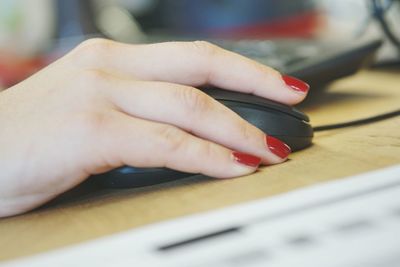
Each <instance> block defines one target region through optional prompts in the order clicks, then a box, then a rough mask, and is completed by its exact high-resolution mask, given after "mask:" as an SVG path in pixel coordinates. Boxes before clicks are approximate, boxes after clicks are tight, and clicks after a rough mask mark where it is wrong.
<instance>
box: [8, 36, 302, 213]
mask: <svg viewBox="0 0 400 267" xmlns="http://www.w3.org/2000/svg"><path fill="white" fill-rule="evenodd" d="M205 84H208V85H214V86H217V87H219V88H224V89H226V90H231V91H238V92H242V93H248V94H254V95H257V96H260V97H263V98H268V99H271V100H274V101H278V102H281V103H284V104H287V105H293V104H296V103H298V102H300V101H302V100H303V99H304V97H305V96H306V93H307V90H308V88H307V86H306V85H305V84H304V83H302V82H301V81H298V80H295V79H293V78H291V77H286V76H284V77H282V75H281V74H280V73H278V72H277V71H275V70H273V69H271V68H269V67H267V66H263V65H261V64H258V63H256V62H254V61H252V60H250V59H247V58H245V57H242V56H240V55H237V54H234V53H232V52H229V51H226V50H223V49H221V48H219V47H217V46H214V45H212V44H209V43H207V42H203V41H197V42H170V43H159V44H149V45H128V44H122V43H117V42H113V41H109V40H103V39H93V40H88V41H85V42H83V43H82V44H81V45H79V46H78V47H77V48H75V49H74V50H72V51H71V52H70V53H68V54H67V55H66V56H64V57H63V58H61V59H59V60H58V61H56V62H54V63H53V64H51V65H49V66H48V67H46V68H44V69H43V70H41V71H39V72H38V73H36V74H35V75H33V76H32V77H30V78H28V79H26V80H25V81H23V82H21V83H19V84H17V85H15V86H13V87H11V88H9V89H7V90H5V91H3V92H1V93H0V125H1V129H0V167H1V174H0V217H5V216H11V215H15V214H19V213H22V212H25V211H28V210H30V209H32V208H35V207H37V206H39V205H41V204H43V203H45V202H46V201H49V200H51V199H52V198H54V197H56V196H57V195H59V194H60V193H62V192H64V191H66V190H68V189H70V188H72V187H74V186H76V185H77V184H79V183H81V182H82V181H84V180H85V179H86V178H87V177H89V176H90V175H92V174H99V173H102V172H106V171H109V170H111V169H114V168H117V167H120V166H123V165H130V166H135V167H167V168H171V169H174V170H179V171H183V172H189V173H202V174H205V175H209V176H212V177H216V178H230V177H238V176H243V175H246V174H250V173H252V172H254V171H255V170H256V169H257V167H258V166H259V165H260V164H263V165H270V164H277V163H281V162H283V161H285V160H286V158H287V156H288V154H289V153H290V150H289V149H288V147H287V146H286V145H285V144H284V143H283V142H281V141H280V140H278V139H276V138H273V137H271V136H268V133H264V132H263V131H261V130H260V129H258V128H256V127H255V126H253V125H251V124H250V123H248V122H246V121H245V120H244V119H242V118H241V117H239V116H238V115H237V114H236V113H234V112H233V111H231V110H230V109H229V108H227V107H226V106H224V105H222V104H221V103H219V102H218V101H216V100H214V99H213V98H211V97H210V96H208V95H207V94H205V93H203V92H202V91H201V90H199V89H196V87H199V86H201V85H205Z"/></svg>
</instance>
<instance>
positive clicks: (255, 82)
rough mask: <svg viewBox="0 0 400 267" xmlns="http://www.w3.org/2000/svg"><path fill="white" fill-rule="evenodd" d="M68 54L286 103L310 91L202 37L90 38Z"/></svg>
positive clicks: (130, 72)
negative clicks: (151, 40)
mask: <svg viewBox="0 0 400 267" xmlns="http://www.w3.org/2000/svg"><path fill="white" fill-rule="evenodd" d="M72 54H78V55H79V58H80V59H81V62H82V63H83V64H84V65H86V67H89V68H93V67H96V68H102V69H105V70H108V71H110V72H118V73H119V74H122V75H125V76H129V77H133V78H135V79H140V80H151V81H164V82H171V83H179V84H184V85H190V86H199V85H206V84H208V85H214V86H217V87H220V88H223V89H228V90H233V91H239V92H243V93H250V94H255V95H258V96H261V97H264V98H268V99H271V100H275V101H278V102H281V103H285V104H290V105H291V104H296V103H298V102H300V101H302V100H303V99H304V97H305V96H306V93H307V91H308V85H307V84H306V83H304V82H302V81H300V80H296V79H294V78H293V77H288V76H284V75H283V76H282V75H281V74H280V73H279V72H278V71H276V70H274V69H273V68H270V67H268V66H265V65H262V64H260V63H257V62H255V61H253V60H251V59H248V58H246V57H243V56H241V55H239V54H236V53H233V52H230V51H228V50H225V49H222V48H220V47H218V46H216V45H213V44H211V43H208V42H204V41H195V42H167V43H156V44H146V45H130V44H122V43H117V42H113V41H109V40H104V39H93V40H89V41H86V42H84V43H83V44H81V45H80V46H79V47H78V48H77V49H76V50H75V51H74V52H73V53H72Z"/></svg>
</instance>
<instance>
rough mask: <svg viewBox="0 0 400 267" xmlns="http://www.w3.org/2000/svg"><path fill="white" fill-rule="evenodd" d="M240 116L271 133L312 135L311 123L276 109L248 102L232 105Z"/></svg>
mask: <svg viewBox="0 0 400 267" xmlns="http://www.w3.org/2000/svg"><path fill="white" fill-rule="evenodd" d="M230 108H231V109H232V110H233V111H235V112H236V113H237V114H238V115H239V116H241V117H242V118H244V119H245V120H247V121H248V122H249V123H251V124H253V125H254V126H256V127H257V128H259V129H261V130H263V131H264V132H265V133H267V134H270V135H290V136H304V137H312V136H313V130H312V127H311V125H310V124H309V123H308V122H306V121H304V120H299V119H298V118H296V117H293V116H290V115H287V114H285V113H282V112H278V111H275V110H268V111H267V110H265V109H259V108H257V107H256V108H254V107H249V105H247V104H241V105H234V106H231V107H230Z"/></svg>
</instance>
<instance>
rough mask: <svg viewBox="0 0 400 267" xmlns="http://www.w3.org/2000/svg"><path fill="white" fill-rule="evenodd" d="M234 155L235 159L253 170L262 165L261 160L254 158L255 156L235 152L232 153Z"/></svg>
mask: <svg viewBox="0 0 400 267" xmlns="http://www.w3.org/2000/svg"><path fill="white" fill-rule="evenodd" d="M232 155H233V159H234V160H235V161H236V162H238V163H240V164H243V165H246V166H249V167H252V168H257V167H258V165H260V163H261V158H259V157H256V156H253V155H249V154H245V153H241V152H237V151H234V152H232Z"/></svg>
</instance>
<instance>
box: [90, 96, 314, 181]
mask: <svg viewBox="0 0 400 267" xmlns="http://www.w3.org/2000/svg"><path fill="white" fill-rule="evenodd" d="M204 92H205V93H207V94H208V95H210V96H212V97H213V98H215V99H216V100H218V101H219V102H221V103H222V104H224V105H225V106H227V107H228V108H230V109H232V110H233V111H235V112H236V113H237V114H239V115H240V116H241V117H242V118H244V119H245V120H247V121H248V122H250V123H251V124H253V125H255V126H256V127H258V128H259V129H261V130H262V131H264V132H265V133H267V134H268V135H271V136H274V137H276V138H278V139H280V140H282V141H284V142H285V143H286V144H288V145H289V146H290V148H291V149H292V151H297V150H300V149H303V148H306V147H308V146H310V145H311V142H312V137H313V129H312V127H311V125H310V123H309V118H308V116H307V115H305V114H304V113H302V112H301V111H299V110H297V109H296V108H294V107H290V106H287V105H284V104H280V103H277V102H274V101H271V100H268V99H264V98H262V97H258V96H254V95H250V94H244V93H238V92H232V91H227V90H221V89H217V88H206V89H204ZM193 175H195V174H192V173H183V172H178V171H174V170H171V169H167V168H134V167H127V166H126V167H121V168H118V169H114V170H112V171H110V172H107V173H104V174H100V175H96V176H94V177H93V178H94V179H97V180H98V181H99V182H100V183H101V184H102V185H104V186H106V187H114V188H128V187H140V186H148V185H154V184H158V183H163V182H168V181H172V180H176V179H180V178H184V177H189V176H193Z"/></svg>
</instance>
